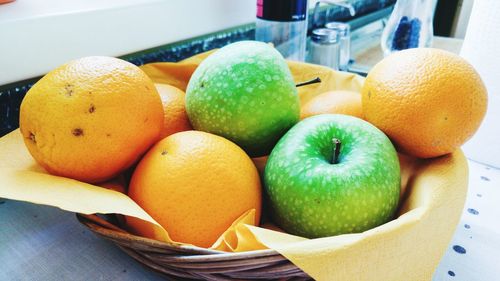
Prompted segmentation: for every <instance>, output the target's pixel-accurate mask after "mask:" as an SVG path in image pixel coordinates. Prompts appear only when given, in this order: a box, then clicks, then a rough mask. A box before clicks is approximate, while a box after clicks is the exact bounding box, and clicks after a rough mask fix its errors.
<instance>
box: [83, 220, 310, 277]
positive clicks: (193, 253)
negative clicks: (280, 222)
mask: <svg viewBox="0 0 500 281" xmlns="http://www.w3.org/2000/svg"><path fill="white" fill-rule="evenodd" d="M114 217H115V218H116V217H117V216H114ZM76 218H77V219H78V221H79V222H80V223H81V224H83V225H84V226H86V227H87V228H88V229H89V230H90V231H92V232H94V233H95V234H96V235H98V236H100V237H102V238H104V239H106V240H109V241H111V242H113V243H114V244H116V245H117V246H118V247H119V248H121V249H122V250H123V251H124V252H125V253H126V254H128V255H129V256H130V257H132V258H134V259H135V260H137V261H138V262H139V263H141V264H143V265H144V266H146V267H148V268H150V269H152V270H154V271H157V272H159V273H160V274H163V275H165V276H168V277H169V278H172V277H174V278H182V280H185V278H188V279H197V280H200V279H201V280H250V279H260V280H286V279H290V278H292V279H293V280H309V279H310V277H309V276H308V275H307V274H306V273H305V272H304V271H302V270H301V269H300V268H298V267H297V266H296V265H294V264H293V263H292V262H291V261H289V260H288V259H286V258H285V257H284V256H283V255H281V254H280V253H279V252H277V251H276V250H273V249H265V250H253V251H246V252H237V253H230V252H223V251H217V250H210V249H205V248H201V247H197V246H194V245H185V244H179V243H168V242H161V241H157V240H153V239H148V238H144V237H141V236H136V235H133V234H130V233H128V232H127V231H126V230H124V229H121V228H120V227H118V226H116V225H115V224H113V223H111V222H109V221H107V220H105V219H103V218H101V217H100V216H99V215H97V214H90V215H86V214H80V213H77V214H76ZM117 224H120V223H118V222H117Z"/></svg>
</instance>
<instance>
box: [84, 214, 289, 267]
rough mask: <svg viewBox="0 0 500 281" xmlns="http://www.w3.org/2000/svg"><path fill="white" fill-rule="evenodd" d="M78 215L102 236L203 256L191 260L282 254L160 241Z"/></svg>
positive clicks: (232, 258) (88, 216)
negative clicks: (124, 238) (228, 250)
mask: <svg viewBox="0 0 500 281" xmlns="http://www.w3.org/2000/svg"><path fill="white" fill-rule="evenodd" d="M76 217H77V219H78V221H79V222H80V223H82V224H83V225H85V226H87V227H88V228H89V229H91V230H92V231H94V232H95V233H97V234H100V235H101V236H106V237H110V238H123V237H125V236H127V237H128V238H134V239H136V240H137V241H140V242H141V243H146V244H148V245H151V246H153V247H159V248H164V249H175V250H177V251H186V252H196V253H198V254H199V255H201V256H186V257H185V258H186V260H191V261H193V262H194V261H196V260H198V259H199V261H202V260H203V259H204V258H210V259H211V260H214V261H215V260H217V261H223V260H235V259H247V258H252V257H265V256H273V255H281V254H279V253H278V252H277V251H276V250H273V249H264V250H252V251H245V252H233V253H230V252H224V251H218V250H211V249H207V248H202V247H198V246H195V245H188V244H180V243H175V242H174V243H171V242H163V241H158V240H154V239H150V238H146V237H142V236H137V235H134V234H131V233H129V232H126V231H125V230H123V229H121V228H119V227H117V226H115V225H114V224H111V223H109V222H107V221H105V220H104V219H102V218H100V217H98V216H97V215H96V214H92V215H86V214H81V213H77V214H76ZM89 222H92V223H94V224H98V225H101V226H102V228H98V227H95V226H94V225H93V224H90V223H89ZM110 226H111V227H113V228H116V230H114V231H113V230H111V229H109V227H110Z"/></svg>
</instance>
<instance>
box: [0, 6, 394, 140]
mask: <svg viewBox="0 0 500 281" xmlns="http://www.w3.org/2000/svg"><path fill="white" fill-rule="evenodd" d="M349 2H350V3H351V4H352V5H353V6H354V7H355V10H356V15H355V16H354V17H351V16H350V15H349V11H348V10H347V9H345V8H341V7H332V8H322V9H320V10H319V13H318V21H317V22H316V23H315V25H314V26H322V25H324V24H325V23H327V22H330V21H349V20H351V19H354V18H359V17H362V16H363V15H366V14H369V13H371V12H374V11H377V10H380V9H383V8H386V7H388V6H391V5H393V4H394V3H395V2H396V0H350V1H349ZM309 27H310V29H312V28H313V24H312V15H311V16H309ZM254 38H255V26H254V25H253V24H248V25H244V26H239V27H236V28H232V29H228V30H225V31H221V32H217V33H213V34H208V35H206V36H201V37H198V38H194V39H192V40H187V41H182V42H178V43H173V44H168V45H164V46H160V47H157V48H152V49H148V50H145V51H141V52H137V53H133V54H129V55H126V56H123V57H121V58H122V59H125V60H127V61H129V62H131V63H133V64H135V65H143V64H146V63H150V62H161V61H166V62H176V61H179V60H182V59H185V58H188V57H190V56H193V55H195V54H198V53H201V52H205V51H209V50H211V49H214V48H220V47H222V46H224V45H227V44H229V43H232V42H236V41H241V40H252V39H254ZM38 79H40V77H36V78H33V79H28V80H24V81H20V82H16V83H12V84H8V85H4V86H0V137H1V136H3V135H5V134H7V133H9V132H11V131H13V130H14V129H16V128H17V127H18V126H19V106H20V105H21V101H22V99H23V98H24V95H25V94H26V92H27V91H28V90H29V89H30V88H31V86H33V84H34V83H35V82H36V81H38Z"/></svg>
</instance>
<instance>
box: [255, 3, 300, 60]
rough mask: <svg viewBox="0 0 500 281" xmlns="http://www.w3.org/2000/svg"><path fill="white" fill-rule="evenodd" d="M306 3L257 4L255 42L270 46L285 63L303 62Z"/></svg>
mask: <svg viewBox="0 0 500 281" xmlns="http://www.w3.org/2000/svg"><path fill="white" fill-rule="evenodd" d="M307 8H308V6H307V0H257V20H256V26H255V40H257V41H262V42H266V43H272V44H273V45H274V47H275V48H276V49H277V50H278V51H279V52H280V53H281V54H282V55H283V57H285V58H286V59H290V60H296V61H304V59H305V56H306V39H307Z"/></svg>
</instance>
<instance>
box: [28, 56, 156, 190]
mask: <svg viewBox="0 0 500 281" xmlns="http://www.w3.org/2000/svg"><path fill="white" fill-rule="evenodd" d="M19 125H20V129H21V133H22V135H23V137H24V142H25V144H26V146H27V148H28V150H29V152H30V153H31V155H32V156H33V158H34V159H35V160H36V161H37V162H38V163H39V164H40V165H41V166H42V167H44V168H45V169H46V170H47V171H48V172H49V173H51V174H54V175H58V176H64V177H69V178H73V179H77V180H81V181H86V182H100V181H105V180H107V179H110V178H112V177H114V176H115V175H117V174H118V173H120V172H121V171H122V170H124V169H126V168H127V167H129V166H131V165H132V164H133V163H134V162H135V161H136V160H137V159H138V158H139V157H140V156H141V155H142V154H143V153H144V152H146V150H147V149H148V148H149V147H150V146H151V145H152V144H154V143H155V142H156V141H158V138H159V135H160V130H161V129H162V127H163V108H162V104H161V100H160V96H159V95H158V92H157V91H156V89H155V87H154V84H153V82H152V81H151V80H150V79H149V77H148V76H147V75H146V74H145V73H144V72H143V71H142V70H140V69H139V68H138V67H137V66H135V65H133V64H131V63H128V62H126V61H123V60H120V59H116V58H111V57H85V58H81V59H77V60H74V61H71V62H69V63H67V64H64V65H62V66H60V67H58V68H56V69H54V70H52V71H51V72H49V73H48V74H47V75H45V76H44V77H43V78H42V79H40V81H38V82H37V83H36V84H35V85H34V86H33V87H32V88H31V89H30V90H29V91H28V93H27V94H26V96H25V97H24V99H23V101H22V103H21V108H20V120H19Z"/></svg>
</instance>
